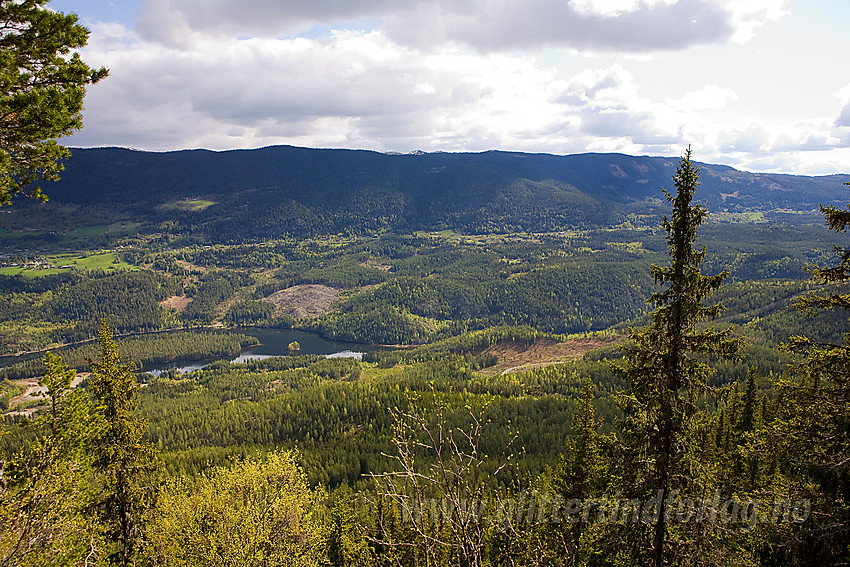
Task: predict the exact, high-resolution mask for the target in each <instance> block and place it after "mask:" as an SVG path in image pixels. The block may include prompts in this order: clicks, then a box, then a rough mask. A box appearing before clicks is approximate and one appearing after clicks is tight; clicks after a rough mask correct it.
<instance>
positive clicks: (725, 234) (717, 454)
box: [0, 156, 850, 567]
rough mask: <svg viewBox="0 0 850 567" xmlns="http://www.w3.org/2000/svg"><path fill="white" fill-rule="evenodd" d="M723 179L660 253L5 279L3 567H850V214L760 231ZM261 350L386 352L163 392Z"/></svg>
mask: <svg viewBox="0 0 850 567" xmlns="http://www.w3.org/2000/svg"><path fill="white" fill-rule="evenodd" d="M496 157H501V156H496ZM667 173H668V175H669V174H670V173H672V172H670V171H667ZM494 175H495V174H494ZM708 175H709V176H710V175H711V173H709V174H708ZM698 179H699V170H698V169H697V168H696V166H695V164H694V163H693V162H691V161H690V160H689V159H688V156H686V158H684V159H683V160H681V161H680V163H679V166H678V169H677V171H676V174H675V175H674V183H675V185H676V191H675V192H674V193H675V194H670V195H668V196H669V200H668V203H667V204H666V205H664V207H666V209H665V210H664V211H663V212H664V218H663V219H661V217H660V215H656V213H653V216H652V217H651V218H655V219H656V220H657V221H658V225H657V226H649V225H647V224H643V225H640V226H639V225H626V224H621V225H620V226H617V227H608V228H604V229H603V228H598V227H597V228H590V227H574V228H572V229H571V230H564V231H561V230H557V231H551V230H549V229H548V228H547V229H546V232H539V233H529V232H523V231H520V230H513V229H512V230H504V231H503V232H501V233H493V232H486V231H483V232H479V233H472V232H470V233H465V234H461V233H458V232H454V231H450V230H446V231H441V232H436V233H431V232H413V231H410V232H407V233H385V234H376V235H369V236H363V235H353V234H347V235H344V234H337V235H324V236H316V237H314V238H309V239H296V238H290V237H277V238H274V239H269V240H266V241H261V242H260V241H251V240H250V239H246V240H244V241H241V242H218V243H212V242H211V241H207V242H206V243H204V242H202V241H198V240H195V239H194V238H187V237H186V233H185V232H184V228H181V227H179V226H176V225H172V226H171V227H170V228H172V229H174V230H173V231H170V228H169V227H166V226H163V227H162V228H161V231H160V232H159V233H157V234H149V235H144V234H138V233H134V234H119V233H117V232H116V233H114V234H111V235H110V234H109V233H104V234H101V235H98V236H97V238H103V239H104V240H103V241H102V243H103V242H111V244H112V245H113V246H112V247H111V248H110V254H115V256H114V257H115V259H116V260H117V262H116V261H114V260H110V262H113V263H114V265H113V266H110V267H109V268H108V269H107V268H89V269H85V268H81V267H77V268H72V269H57V268H54V267H52V265H53V264H55V263H56V262H55V260H54V259H53V257H52V256H51V254H54V253H55V251H51V250H47V249H42V250H40V251H34V250H29V251H26V252H25V251H20V253H19V254H18V256H16V257H15V259H16V261H14V263H15V264H18V267H19V266H20V265H21V264H23V263H25V262H28V263H29V264H28V265H31V266H33V267H32V268H28V269H27V270H24V271H21V273H18V274H16V275H12V274H9V273H7V274H0V290H2V295H0V305H2V309H0V314H2V317H1V318H0V328H2V329H3V331H4V333H3V337H4V344H3V349H4V350H3V352H4V353H5V354H7V355H17V356H6V357H4V358H3V359H0V372H2V373H3V374H2V376H3V379H2V381H0V388H2V389H0V411H2V412H3V415H4V427H5V429H4V434H3V435H2V436H0V455H2V459H3V460H2V469H1V470H2V471H3V476H2V479H3V483H2V484H0V528H2V529H0V563H2V564H8V565H49V564H55V565H71V564H79V565H92V564H97V565H131V564H135V565H209V564H216V565H229V564H237V565H305V566H306V565H317V566H318V565H334V566H343V565H345V566H349V565H355V566H356V565H387V566H390V565H396V566H399V565H400V566H411V567H413V566H419V565H434V566H439V565H458V566H464V567H466V566H484V565H488V566H502V565H504V566H508V565H552V566H561V565H564V566H566V565H648V564H654V565H829V564H841V563H842V562H844V563H846V562H848V561H850V555H848V554H850V548H848V546H847V541H848V533H850V503H848V499H850V492H848V489H849V488H850V483H848V478H850V471H848V468H847V463H848V458H847V447H848V437H847V436H848V431H850V429H848V417H850V416H848V408H850V404H849V403H848V401H850V400H848V399H847V391H848V390H847V383H846V380H847V378H846V377H847V376H848V371H847V370H848V356H847V352H848V347H847V342H846V337H847V336H848V335H847V334H848V333H850V321H848V318H847V312H846V309H847V305H848V295H847V294H848V288H847V283H848V282H847V280H848V277H850V275H848V261H850V260H848V258H849V257H848V253H847V252H846V250H845V248H843V247H842V246H838V247H837V248H833V245H834V244H835V243H836V232H837V233H842V232H843V231H844V229H845V228H846V227H847V225H848V223H850V212H848V211H846V210H844V209H840V208H835V207H824V208H823V209H822V213H823V215H824V216H825V217H826V220H827V223H826V225H827V226H826V227H824V226H823V222H822V220H821V222H819V223H817V224H807V223H805V222H800V219H799V218H798V219H796V221H797V222H794V223H792V224H782V223H778V222H776V221H773V222H771V223H768V224H761V223H738V222H735V223H732V222H728V220H727V219H725V218H723V217H712V216H710V215H708V214H707V211H706V210H705V208H704V207H703V205H702V204H700V203H699V202H698V201H694V200H692V199H693V198H694V197H695V195H698V194H699V193H696V194H694V189H695V188H696V186H697V185H698ZM671 193H672V192H671ZM387 198H388V199H390V198H392V195H389V194H388V196H387ZM287 206H288V205H287ZM656 206H658V207H660V205H656ZM660 210H661V209H658V211H660ZM658 211H656V212H658ZM302 213H303V211H302ZM300 214H301V213H299V215H300ZM299 218H301V219H302V220H303V222H305V223H309V222H312V221H311V220H310V218H311V217H310V216H309V215H306V216H300V217H299ZM490 218H492V217H490ZM635 218H637V217H635ZM649 218H650V217H644V219H643V220H644V221H647V220H648V219H649ZM822 218H823V217H822ZM315 220H316V222H324V220H323V219H315ZM163 222H164V221H163ZM233 222H236V223H238V222H240V221H239V219H238V218H237V217H234V218H233ZM558 222H560V221H558ZM553 226H554V225H553ZM514 228H521V227H519V226H517V227H514ZM193 230H194V229H193ZM839 237H840V236H839ZM110 239H111V240H110ZM67 253H68V254H75V253H77V252H73V251H70V250H69V251H68V252H67ZM87 253H88V254H95V255H97V254H103V253H102V252H100V251H97V250H89V251H88V252H87ZM836 253H837V254H836ZM82 257H83V256H82V254H80V258H82ZM111 257H112V256H110V258H111ZM807 270H808V272H807ZM648 300H649V301H648ZM245 326H254V327H269V328H295V329H301V330H309V331H314V332H316V333H319V334H322V335H324V336H326V337H331V338H341V339H347V340H351V341H356V342H360V343H363V344H364V350H367V351H369V352H367V353H366V354H365V355H364V356H363V358H362V360H358V359H355V358H326V357H324V356H319V355H315V354H298V353H297V352H295V351H293V352H292V354H291V355H289V356H280V357H273V358H266V359H260V360H248V361H247V362H242V363H230V362H227V361H226V360H218V361H216V362H213V363H211V364H208V365H207V366H205V367H204V368H201V369H199V370H194V371H191V372H183V373H181V372H178V371H168V372H163V373H160V374H158V375H152V374H148V373H145V372H142V371H141V370H140V368H141V367H142V366H147V365H149V364H153V363H156V364H159V363H166V362H175V361H180V360H186V359H190V358H191V359H196V358H210V359H215V358H227V357H230V356H232V355H233V354H235V353H236V352H238V351H239V350H240V349H242V348H243V347H245V346H248V345H251V344H254V343H255V342H256V339H254V338H253V337H250V336H247V335H245V334H242V333H240V332H239V327H245ZM212 327H215V328H216V329H215V330H213V329H212ZM220 327H225V328H226V329H219V328H220ZM94 336H96V337H97V339H96V340H95V341H91V340H90V339H92V337H94ZM72 343H80V344H72ZM379 344H382V345H395V347H396V348H384V349H373V348H372V347H369V346H366V345H379ZM60 347H63V348H60ZM401 347H405V348H401ZM47 349H51V350H52V352H50V353H47V354H45V353H44V351H45V350H47ZM28 351H29V352H28ZM21 352H26V353H27V354H19V353H21ZM541 353H542V354H541ZM57 355H58V356H57ZM512 357H513V358H512ZM523 357H525V358H523ZM535 357H536V358H535ZM77 371H79V374H77ZM36 381H37V382H38V384H39V385H40V386H41V388H42V392H41V393H40V394H35V395H24V389H26V388H29V387H31V386H32V385H33V384H34V383H35V382H36ZM20 400H26V401H24V402H21V401H20Z"/></svg>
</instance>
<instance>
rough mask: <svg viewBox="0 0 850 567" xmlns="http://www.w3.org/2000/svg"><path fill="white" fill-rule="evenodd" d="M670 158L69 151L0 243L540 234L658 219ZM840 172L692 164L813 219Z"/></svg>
mask: <svg viewBox="0 0 850 567" xmlns="http://www.w3.org/2000/svg"><path fill="white" fill-rule="evenodd" d="M675 165H676V160H675V159H672V158H656V157H634V156H627V155H622V154H580V155H567V156H555V155H546V154H523V153H509V152H495V151H494V152H484V153H479V154H469V153H451V154H449V153H433V154H416V155H388V154H381V153H376V152H369V151H353V150H318V149H308V148H296V147H287V146H275V147H268V148H262V149H257V150H239V151H227V152H211V151H205V150H192V151H180V152H166V153H153V152H141V151H133V150H128V149H122V148H97V149H75V150H73V151H72V155H71V157H70V158H68V159H67V160H66V161H65V171H64V172H63V174H62V178H61V180H60V181H59V182H57V183H52V184H50V185H48V186H46V187H45V191H46V192H48V193H49V195H50V201H49V202H48V203H47V204H46V205H45V206H33V203H28V202H25V201H23V200H19V201H18V202H16V203H14V205H13V207H12V211H14V209H20V212H19V213H18V214H9V215H2V216H0V229H3V230H4V231H5V232H6V234H5V238H6V239H8V238H10V237H12V236H14V238H13V239H12V240H11V241H10V244H18V243H26V242H30V243H41V244H50V243H51V242H56V241H57V240H61V235H62V234H64V233H67V232H68V231H72V230H74V229H78V228H81V226H82V225H81V224H80V223H81V220H83V219H86V220H87V221H93V220H97V221H98V222H97V223H91V222H89V224H98V225H105V226H110V225H116V223H119V222H122V223H125V224H124V229H125V230H126V229H127V228H128V227H129V230H130V231H142V232H143V233H144V232H147V233H154V232H162V231H163V230H166V231H169V232H177V233H180V234H184V235H186V236H187V237H190V238H193V239H199V240H206V241H211V242H234V241H244V240H264V239H270V238H279V237H282V236H295V237H304V236H318V235H324V234H339V233H353V234H360V235H363V234H374V233H376V232H382V231H388V230H389V231H394V232H398V231H403V232H409V231H414V230H428V231H431V230H443V229H453V230H457V231H459V232H464V233H478V234H480V233H500V232H502V233H503V232H518V231H527V232H546V231H556V232H557V231H561V230H568V229H572V228H583V229H590V228H598V227H610V226H617V225H622V224H624V223H629V224H630V225H637V226H658V221H659V220H660V215H661V214H662V213H663V212H664V209H663V203H662V201H661V200H660V199H659V194H660V193H659V188H660V187H662V186H665V185H666V184H667V182H668V180H669V179H670V176H671V175H672V174H673V172H674V170H675ZM844 194H846V188H845V187H843V185H842V178H840V176H823V177H806V176H794V175H774V174H752V173H746V172H742V171H737V170H735V169H733V168H731V167H727V166H716V165H708V164H706V165H704V166H703V176H702V186H701V191H700V195H699V199H700V201H701V202H703V203H705V204H707V205H708V206H709V208H710V210H711V211H712V212H713V213H715V214H719V213H724V214H726V215H732V216H734V215H743V216H745V217H746V218H752V217H753V216H755V218H763V217H764V216H765V215H767V218H774V219H777V218H779V219H785V220H795V219H796V220H798V221H799V220H800V219H801V216H800V215H801V214H803V217H802V218H804V219H805V220H806V221H808V222H811V221H812V220H813V216H812V213H816V211H817V207H818V205H819V204H840V203H841V202H843V198H842V195H844Z"/></svg>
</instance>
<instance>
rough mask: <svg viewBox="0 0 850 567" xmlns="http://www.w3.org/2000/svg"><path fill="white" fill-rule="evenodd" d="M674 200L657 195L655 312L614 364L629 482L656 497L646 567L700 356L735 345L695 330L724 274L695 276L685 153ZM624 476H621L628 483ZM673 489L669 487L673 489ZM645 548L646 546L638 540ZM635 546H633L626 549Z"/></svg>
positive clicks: (698, 388) (704, 368)
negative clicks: (660, 245) (661, 259)
mask: <svg viewBox="0 0 850 567" xmlns="http://www.w3.org/2000/svg"><path fill="white" fill-rule="evenodd" d="M673 181H674V183H675V186H676V190H677V191H676V195H675V196H673V195H671V194H670V193H669V192H667V191H666V190H665V191H664V194H665V196H666V197H667V200H668V202H671V203H672V205H673V210H672V214H671V218H670V219H668V218H667V217H665V218H664V223H663V226H664V229H665V230H666V232H667V247H668V252H669V255H670V265H669V266H665V267H660V266H656V265H653V266H652V269H651V270H652V276H653V277H654V278H655V282H656V283H657V284H660V285H662V286H663V289H662V291H659V292H656V293H654V294H652V296H651V297H650V299H649V301H650V303H652V304H654V305H655V306H656V309H655V310H654V311H653V313H652V320H651V323H650V324H649V325H648V326H646V327H645V328H643V329H640V330H634V329H632V330H631V333H630V341H629V343H628V344H626V345H624V346H622V347H621V348H622V350H623V352H624V353H625V356H624V358H623V360H622V361H621V362H620V363H618V364H616V365H615V369H616V371H617V372H618V373H619V374H620V375H621V376H622V377H623V378H624V379H625V380H626V382H627V383H628V385H629V390H628V391H627V392H626V393H625V394H624V395H623V396H622V397H621V398H620V400H621V407H622V409H623V411H624V416H625V421H624V428H623V430H624V440H625V443H626V445H627V446H626V452H627V454H628V455H629V456H630V460H631V462H630V463H628V465H627V466H629V467H632V468H633V469H634V473H632V474H631V478H632V479H633V481H634V482H635V484H636V486H635V487H634V488H636V489H637V490H636V492H637V493H638V494H640V495H641V496H643V497H644V498H653V497H657V498H658V501H659V502H660V509H659V510H658V513H657V514H656V521H655V526H654V530H653V533H652V535H651V544H650V545H651V549H652V556H651V562H652V564H654V565H655V566H659V567H660V566H661V565H663V564H664V563H665V558H666V557H667V535H668V519H667V517H666V514H665V509H664V507H665V503H666V502H667V499H668V497H669V496H670V493H671V490H673V489H676V490H680V491H682V492H685V491H686V490H687V489H688V488H690V487H688V486H686V483H687V482H688V480H687V479H688V478H690V479H691V481H693V475H682V474H680V473H682V472H684V471H683V463H682V461H683V456H684V455H685V453H686V444H687V439H686V437H687V434H688V432H689V430H690V428H691V427H692V426H693V424H694V423H695V422H696V418H697V414H698V412H699V409H698V406H697V402H698V400H699V399H700V397H701V396H703V395H704V394H705V392H706V390H707V379H708V377H709V376H710V374H711V368H710V367H709V366H708V365H706V364H705V362H703V361H702V360H701V358H700V357H702V356H703V355H708V354H715V355H722V356H733V355H734V354H735V353H736V352H737V348H738V343H737V341H736V340H733V339H731V338H730V332H729V330H728V329H727V330H725V331H718V330H715V329H713V328H708V329H703V328H701V327H700V326H699V325H700V323H702V322H705V321H710V320H713V319H714V318H716V317H717V316H718V315H719V314H720V313H721V311H722V310H723V307H722V305H720V304H715V305H707V304H706V300H707V299H708V298H709V297H710V296H711V295H712V293H713V292H714V291H715V290H716V289H717V288H718V287H719V286H720V285H721V284H722V282H723V280H724V279H725V278H726V277H727V272H725V271H724V272H722V273H720V274H717V275H714V276H706V275H703V274H702V273H701V272H700V264H701V263H702V261H703V258H704V257H705V249H704V248H700V249H698V248H696V245H695V243H696V239H697V228H698V227H699V226H700V225H701V224H702V222H703V221H704V220H705V217H706V215H707V211H706V209H705V208H704V207H702V206H700V205H698V204H695V203H694V202H693V198H694V192H695V190H696V188H697V186H698V184H699V168H698V167H697V166H696V164H694V163H693V162H692V161H691V149H690V147H689V148H688V150H687V151H686V152H685V155H684V157H683V158H682V159H681V160H680V161H679V165H678V167H677V169H676V174H675V176H674V177H673ZM629 476H630V475H625V477H626V478H628V477H629ZM673 483H676V484H675V486H674V484H673ZM646 543H649V542H646ZM634 547H635V549H638V548H639V547H640V543H639V542H638V543H637V545H635V546H634Z"/></svg>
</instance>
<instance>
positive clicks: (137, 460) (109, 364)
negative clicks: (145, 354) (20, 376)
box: [88, 323, 159, 565]
mask: <svg viewBox="0 0 850 567" xmlns="http://www.w3.org/2000/svg"><path fill="white" fill-rule="evenodd" d="M98 340H99V341H100V349H101V352H100V358H99V359H98V360H95V361H92V362H91V376H90V378H89V382H88V390H89V392H90V393H91V395H92V397H93V399H94V402H95V404H96V411H97V412H98V413H99V414H100V415H102V416H103V419H104V426H103V429H102V431H101V432H100V434H99V435H98V437H97V439H96V440H95V441H94V443H93V446H92V450H93V456H94V469H95V471H96V472H97V473H98V475H99V477H100V479H101V482H102V488H101V495H102V498H101V501H100V502H99V508H100V512H101V515H102V518H103V523H104V524H105V525H106V526H107V535H108V536H109V538H110V539H111V541H112V542H113V544H114V549H113V551H112V553H111V560H112V561H113V562H114V563H116V564H118V565H130V564H132V563H133V562H134V560H135V555H136V553H137V551H138V549H137V545H136V542H137V540H138V539H139V536H140V520H141V517H142V515H143V513H144V512H145V510H146V509H147V507H148V506H149V499H150V497H151V494H152V492H153V487H152V483H151V480H152V478H153V476H152V475H153V473H154V472H155V471H156V470H157V468H158V465H159V461H158V451H157V449H156V447H155V446H154V445H153V444H152V443H150V442H148V441H145V440H144V439H143V436H144V433H145V429H146V428H147V419H145V418H143V417H140V416H138V415H137V413H136V409H137V406H138V394H139V384H138V382H137V381H136V377H135V375H134V374H133V367H132V366H131V365H130V364H121V361H120V358H119V354H118V345H117V344H115V341H114V340H113V338H112V330H111V329H110V328H109V327H108V326H106V324H105V323H104V324H102V325H101V327H100V329H99V331H98Z"/></svg>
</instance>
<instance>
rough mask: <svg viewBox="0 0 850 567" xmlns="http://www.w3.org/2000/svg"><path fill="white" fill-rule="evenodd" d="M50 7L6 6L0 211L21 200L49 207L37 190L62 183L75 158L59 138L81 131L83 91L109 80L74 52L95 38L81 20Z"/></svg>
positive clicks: (38, 1)
mask: <svg viewBox="0 0 850 567" xmlns="http://www.w3.org/2000/svg"><path fill="white" fill-rule="evenodd" d="M46 3H47V0H27V1H26V2H18V1H14V0H3V1H2V2H0V21H2V22H3V27H2V30H0V205H5V204H8V203H9V202H10V201H11V199H12V196H14V195H15V194H18V193H23V194H25V195H28V196H30V197H34V198H36V199H40V200H42V201H46V200H47V197H46V196H45V195H44V194H43V193H42V192H41V190H40V188H38V187H34V186H31V184H32V183H33V182H37V181H38V180H39V179H43V180H56V179H58V173H59V172H60V171H61V170H62V169H63V168H62V165H61V164H60V163H59V160H60V159H62V158H64V157H67V156H68V155H69V152H68V150H67V149H65V148H64V147H62V146H60V145H59V144H57V143H56V141H55V138H59V137H62V136H67V135H69V134H71V133H73V132H74V131H75V130H79V129H80V128H82V125H83V124H82V115H81V111H82V108H83V96H84V95H85V88H86V86H87V85H90V84H93V83H96V82H97V81H99V80H100V79H102V78H103V77H105V76H106V73H107V71H106V69H103V68H101V69H96V70H95V69H91V68H89V67H88V66H87V65H86V64H85V63H83V61H82V60H81V59H80V56H79V53H77V52H76V51H74V50H76V49H79V48H81V47H83V46H84V45H85V44H86V41H87V40H88V34H89V32H88V30H87V29H86V28H84V27H83V26H81V25H79V24H77V16H75V15H73V14H72V15H65V14H62V13H60V12H55V11H53V10H48V9H46V8H44V4H46ZM72 52H73V53H72Z"/></svg>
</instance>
